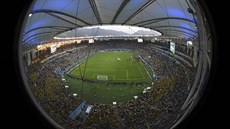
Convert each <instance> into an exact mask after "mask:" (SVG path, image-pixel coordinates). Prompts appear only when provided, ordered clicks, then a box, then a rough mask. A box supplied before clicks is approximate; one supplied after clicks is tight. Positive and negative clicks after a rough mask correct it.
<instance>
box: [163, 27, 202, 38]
mask: <svg viewBox="0 0 230 129" xmlns="http://www.w3.org/2000/svg"><path fill="white" fill-rule="evenodd" d="M161 31H162V30H161ZM168 31H169V32H179V33H182V34H184V35H185V34H186V35H190V36H191V37H197V36H196V35H193V34H191V33H188V32H184V31H181V30H171V29H170V30H168Z"/></svg>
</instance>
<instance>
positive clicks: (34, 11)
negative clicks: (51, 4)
mask: <svg viewBox="0 0 230 129" xmlns="http://www.w3.org/2000/svg"><path fill="white" fill-rule="evenodd" d="M35 13H57V14H61V15H65V16H68V17H70V18H73V19H75V20H78V21H81V22H83V23H84V24H86V25H91V24H90V23H88V22H86V21H84V20H82V19H80V18H77V17H75V16H72V15H70V14H67V13H64V12H61V11H57V10H50V9H39V10H33V11H32V14H35Z"/></svg>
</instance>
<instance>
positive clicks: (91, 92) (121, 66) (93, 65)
mask: <svg viewBox="0 0 230 129" xmlns="http://www.w3.org/2000/svg"><path fill="white" fill-rule="evenodd" d="M147 70H149V68H148V66H146V65H144V63H143V62H142V61H141V60H140V58H139V57H138V56H137V55H136V54H135V53H133V52H125V51H110V52H98V53H95V54H93V55H92V56H90V57H89V58H88V60H87V61H84V62H83V63H82V64H80V65H79V66H76V67H75V68H74V69H73V70H71V71H70V72H69V75H71V76H73V77H77V78H81V76H84V78H85V79H86V80H91V81H93V82H89V81H84V83H83V84H84V85H83V91H82V92H81V88H82V87H81V86H82V85H81V84H82V80H77V79H73V78H68V77H66V80H67V82H66V83H67V85H69V86H70V89H71V91H72V92H74V93H77V94H78V95H80V94H83V95H82V96H83V99H84V100H86V101H87V102H88V103H103V104H112V102H125V101H128V100H130V99H132V98H133V96H139V95H140V94H141V93H142V91H143V90H144V88H146V87H148V86H149V84H150V83H151V82H152V79H151V75H150V74H149V73H151V72H150V71H149V72H147ZM94 81H95V82H94ZM98 81H99V83H98ZM113 83H118V84H113ZM127 83H128V84H127ZM132 83H133V84H132ZM136 83H138V84H136Z"/></svg>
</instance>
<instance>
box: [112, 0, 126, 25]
mask: <svg viewBox="0 0 230 129" xmlns="http://www.w3.org/2000/svg"><path fill="white" fill-rule="evenodd" d="M129 2H130V0H124V1H123V2H122V3H121V5H120V7H119V8H118V10H117V12H116V14H115V15H114V17H113V20H112V21H111V24H114V23H115V21H116V20H117V17H118V16H119V15H120V13H121V11H122V10H123V9H124V8H125V6H126V5H127V4H128V3H129Z"/></svg>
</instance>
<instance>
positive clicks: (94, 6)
mask: <svg viewBox="0 0 230 129" xmlns="http://www.w3.org/2000/svg"><path fill="white" fill-rule="evenodd" d="M89 3H90V6H91V8H92V10H93V13H94V15H95V17H96V18H97V21H98V23H99V24H102V21H101V17H100V14H99V12H98V9H97V4H96V3H95V1H94V0H89Z"/></svg>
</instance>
